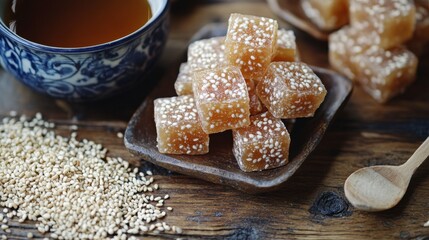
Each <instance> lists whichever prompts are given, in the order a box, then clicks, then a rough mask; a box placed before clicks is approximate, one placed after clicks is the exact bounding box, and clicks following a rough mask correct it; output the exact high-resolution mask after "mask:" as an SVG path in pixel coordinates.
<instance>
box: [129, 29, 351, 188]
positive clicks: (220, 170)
mask: <svg viewBox="0 0 429 240" xmlns="http://www.w3.org/2000/svg"><path fill="white" fill-rule="evenodd" d="M225 32H226V26H225V25H224V24H212V25H208V26H206V27H204V28H203V29H202V30H201V31H199V32H198V33H197V34H196V35H195V37H194V38H193V40H197V39H203V38H209V37H214V36H220V35H224V34H225ZM174 69H177V70H175V71H171V72H169V73H167V74H166V76H165V77H164V78H163V79H162V80H161V81H160V82H159V84H158V85H157V86H156V87H155V89H154V90H153V91H152V92H151V93H150V94H149V95H148V96H147V98H146V99H145V101H144V102H143V103H142V105H141V106H140V107H139V109H138V110H137V111H136V112H135V113H134V115H133V117H132V118H131V120H130V122H129V124H128V127H127V129H126V131H125V140H124V141H125V146H126V147H127V148H128V149H129V151H131V152H132V153H133V154H135V155H137V156H140V157H141V158H143V159H144V160H147V161H149V162H152V163H154V164H156V165H159V166H161V167H164V168H167V169H170V170H172V171H175V172H179V173H182V174H186V175H190V176H194V177H197V178H201V179H204V180H206V181H210V182H214V183H218V184H225V185H229V186H232V187H234V188H237V189H240V190H242V191H245V192H249V193H258V192H264V191H270V190H274V189H276V188H278V187H279V186H280V185H281V184H282V183H284V182H285V181H286V180H288V179H289V178H290V177H291V176H292V175H293V174H294V173H295V171H296V170H297V169H298V168H299V166H301V164H302V163H303V162H304V160H305V159H306V158H307V157H308V156H309V154H310V153H311V152H312V151H313V150H314V149H315V148H316V146H317V145H318V143H319V142H320V140H321V139H322V137H323V135H324V133H325V132H326V129H327V127H328V125H329V123H330V122H331V121H332V118H333V117H334V115H335V114H336V113H337V111H338V110H339V109H340V108H341V106H343V105H344V104H345V103H346V101H347V100H348V97H349V96H350V93H351V91H352V84H351V82H350V81H349V80H348V79H346V78H344V77H342V76H340V75H338V74H336V73H334V72H332V71H330V70H326V69H322V68H318V67H312V69H313V70H314V71H315V73H316V74H317V75H318V76H319V77H320V79H321V80H322V81H323V83H324V85H325V87H326V89H327V90H328V94H327V95H326V98H325V101H324V102H323V104H322V105H321V107H320V108H319V109H318V111H317V112H316V114H315V116H314V117H313V118H305V119H298V120H297V121H296V123H295V125H294V129H293V131H292V133H291V139H292V140H291V147H290V149H291V151H290V159H289V161H290V162H289V163H288V164H287V165H286V166H283V167H279V168H276V169H272V170H265V171H261V172H252V173H246V172H242V171H241V170H240V168H239V167H238V164H237V162H236V160H235V158H234V155H233V154H232V134H231V132H230V131H228V132H224V133H220V134H213V135H211V136H210V152H209V153H208V154H206V155H201V156H188V155H165V154H161V153H159V152H158V149H157V147H156V130H155V122H154V118H153V100H154V99H156V98H160V97H168V96H174V95H175V92H174V87H173V84H174V81H175V80H176V76H177V71H178V69H179V64H177V66H175V67H174Z"/></svg>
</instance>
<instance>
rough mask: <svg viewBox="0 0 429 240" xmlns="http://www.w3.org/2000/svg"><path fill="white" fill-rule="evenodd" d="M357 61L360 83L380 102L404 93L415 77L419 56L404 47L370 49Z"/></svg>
mask: <svg viewBox="0 0 429 240" xmlns="http://www.w3.org/2000/svg"><path fill="white" fill-rule="evenodd" d="M357 62H358V63H359V65H358V71H359V73H358V74H359V77H358V81H359V83H360V85H361V86H362V87H363V89H364V90H365V91H366V92H367V93H368V94H369V95H371V96H372V97H373V98H374V99H375V100H377V101H378V102H382V103H383V102H386V101H388V100H389V99H390V98H392V97H394V96H396V95H398V94H400V93H402V92H403V91H404V90H405V88H406V87H407V86H408V85H410V84H411V83H412V82H413V81H414V79H415V75H416V69H417V58H416V56H415V55H414V54H413V53H412V52H410V51H409V50H407V49H405V48H404V47H396V48H392V49H390V50H383V49H375V50H369V51H367V52H365V53H364V54H362V55H359V58H358V61H357Z"/></svg>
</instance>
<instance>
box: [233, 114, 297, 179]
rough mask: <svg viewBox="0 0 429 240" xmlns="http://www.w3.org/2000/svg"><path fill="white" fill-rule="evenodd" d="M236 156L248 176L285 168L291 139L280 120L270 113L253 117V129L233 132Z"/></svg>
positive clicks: (251, 124)
mask: <svg viewBox="0 0 429 240" xmlns="http://www.w3.org/2000/svg"><path fill="white" fill-rule="evenodd" d="M232 134H233V153H234V156H235V158H236V160H237V162H238V165H239V166H240V168H241V170H243V171H245V172H253V171H261V170H265V169H271V168H276V167H280V166H283V165H285V164H286V163H287V162H288V157H289V145H290V136H289V133H288V131H287V129H286V127H285V125H284V124H283V122H282V121H281V120H280V119H277V118H274V117H273V116H272V115H271V114H270V113H269V112H265V113H262V114H259V115H255V116H251V117H250V125H249V126H247V127H243V128H238V129H234V130H232Z"/></svg>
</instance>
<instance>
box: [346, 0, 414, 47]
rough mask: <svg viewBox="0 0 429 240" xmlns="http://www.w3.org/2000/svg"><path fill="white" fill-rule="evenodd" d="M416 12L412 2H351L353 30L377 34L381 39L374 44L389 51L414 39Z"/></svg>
mask: <svg viewBox="0 0 429 240" xmlns="http://www.w3.org/2000/svg"><path fill="white" fill-rule="evenodd" d="M415 10H416V9H415V6H414V3H413V1H411V0H389V1H386V0H350V22H351V25H352V27H353V28H357V29H361V30H366V31H368V30H370V31H374V32H376V33H377V34H378V35H379V36H380V38H379V40H378V41H377V42H374V43H373V44H374V45H377V46H379V47H381V48H384V49H389V48H391V47H395V46H398V45H400V44H402V43H404V42H405V41H407V40H408V39H410V38H411V37H412V35H413V32H414V24H415V16H414V15H415ZM363 34H364V33H363Z"/></svg>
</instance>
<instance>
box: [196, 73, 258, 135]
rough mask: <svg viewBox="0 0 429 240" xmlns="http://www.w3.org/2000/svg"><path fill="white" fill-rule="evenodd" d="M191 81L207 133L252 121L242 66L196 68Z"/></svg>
mask: <svg viewBox="0 0 429 240" xmlns="http://www.w3.org/2000/svg"><path fill="white" fill-rule="evenodd" d="M192 81H193V89H194V95H195V101H196V105H197V109H198V114H199V116H200V119H201V122H202V127H203V130H204V131H205V132H206V133H217V132H223V131H225V130H228V129H233V128H238V127H243V126H247V125H249V116H250V112H249V94H248V92H247V85H246V81H245V80H244V78H243V76H242V74H241V72H240V69H239V68H237V67H232V66H229V67H220V68H216V69H208V70H202V71H197V72H195V73H194V75H193V80H192Z"/></svg>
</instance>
